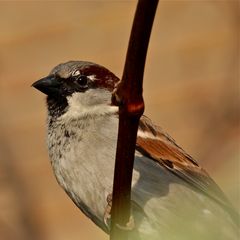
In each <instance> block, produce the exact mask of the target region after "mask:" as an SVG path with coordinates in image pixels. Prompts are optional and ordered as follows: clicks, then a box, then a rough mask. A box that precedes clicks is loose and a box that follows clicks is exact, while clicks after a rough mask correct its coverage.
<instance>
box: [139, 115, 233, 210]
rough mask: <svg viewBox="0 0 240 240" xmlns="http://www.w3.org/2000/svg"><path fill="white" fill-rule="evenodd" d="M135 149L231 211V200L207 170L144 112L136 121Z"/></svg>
mask: <svg viewBox="0 0 240 240" xmlns="http://www.w3.org/2000/svg"><path fill="white" fill-rule="evenodd" d="M136 149H137V150H138V151H139V152H141V153H142V154H144V155H145V156H148V157H149V158H150V159H152V160H154V161H156V162H158V163H159V164H160V165H162V166H163V167H165V168H166V169H167V170H168V171H171V172H172V173H173V174H174V175H177V176H178V177H179V178H181V179H182V180H184V181H185V182H187V183H188V184H189V185H190V186H192V187H193V188H195V189H196V190H198V191H200V192H202V193H203V194H205V195H207V196H209V197H210V198H212V199H214V200H215V201H216V202H218V203H219V204H221V205H222V206H224V207H226V208H227V209H228V210H229V211H232V207H231V204H230V203H229V201H228V200H227V198H226V197H225V195H224V194H223V192H222V191H221V189H220V188H219V187H218V186H217V184H216V183H215V182H214V181H213V180H212V179H211V178H210V176H209V175H208V174H207V172H206V171H205V170H204V169H203V168H201V167H200V166H199V164H198V163H197V162H196V161H195V160H194V159H193V158H192V157H191V156H189V155H188V154H187V153H186V152H185V151H184V150H183V149H182V148H180V147H179V146H178V145H177V144H176V143H175V141H174V140H173V139H172V138H171V137H170V136H169V135H167V134H166V133H164V132H163V131H162V129H161V128H160V127H157V126H155V125H154V124H153V123H152V122H151V120H150V119H149V118H147V117H146V116H143V117H142V118H141V120H140V123H139V131H138V137H137V144H136Z"/></svg>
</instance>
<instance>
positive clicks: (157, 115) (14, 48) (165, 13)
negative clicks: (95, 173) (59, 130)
mask: <svg viewBox="0 0 240 240" xmlns="http://www.w3.org/2000/svg"><path fill="white" fill-rule="evenodd" d="M135 6H136V1H78V2H57V1H53V2H45V1H44V2H43V1H42V2H30V1H26V2H19V1H17V2H2V1H1V2H0V29H1V30H0V114H1V117H0V238H1V239H2V240H13V239H14V240H15V239H18V240H23V239H24V240H32V239H36V240H40V239H44V240H64V239H68V240H77V239H78V240H79V239H89V240H91V239H99V240H101V239H102V240H103V239H107V236H106V235H105V234H104V233H102V232H101V230H99V229H98V228H97V227H96V226H95V225H94V224H93V223H91V222H90V221H89V220H88V219H87V218H86V217H85V216H84V215H83V214H82V213H81V212H80V211H79V210H78V209H77V208H76V207H75V206H74V204H73V203H72V202H71V201H70V200H69V199H68V197H67V196H66V194H65V193H64V192H63V190H61V189H60V187H59V186H58V185H57V183H56V181H55V178H54V176H53V174H52V171H51V167H50V164H49V161H48V155H47V149H46V144H45V138H46V136H45V119H46V109H45V102H44V96H43V94H41V93H39V92H37V91H36V90H35V89H33V88H31V87H30V85H31V84H32V83H33V82H34V81H35V80H37V79H40V78H41V77H43V76H45V75H47V74H48V72H49V71H50V70H51V68H52V67H54V66H55V65H57V64H58V63H60V62H64V61H67V60H76V59H81V60H89V61H93V62H97V63H99V64H102V65H104V66H106V67H108V68H109V69H111V70H112V71H113V72H115V73H116V74H117V75H118V76H121V73H122V69H123V64H124V59H125V53H126V48H127V42H128V37H129V33H130V29H131V24H132V19H133V15H134V11H135ZM239 12H240V8H239V4H238V1H230V0H229V1H160V4H159V7H158V11H157V15H156V19H155V23H154V28H153V32H152V36H151V41H150V47H149V52H148V58H147V64H146V71H145V82H144V96H145V103H146V111H145V114H147V115H148V116H150V117H151V118H152V119H153V120H154V122H155V123H157V124H159V125H161V126H162V127H163V128H164V129H165V130H167V131H168V132H169V133H170V134H171V135H172V136H173V137H174V138H175V139H176V140H177V142H178V143H179V144H180V145H181V146H182V147H183V148H184V149H186V150H187V151H188V152H189V153H190V154H191V155H192V156H193V157H195V158H196V159H198V160H199V162H200V163H201V164H202V166H204V168H205V169H207V171H208V172H209V173H210V175H211V176H212V177H213V178H214V179H215V181H216V182H217V183H218V184H219V185H220V186H221V187H222V189H223V190H224V192H225V193H226V195H227V196H228V197H229V198H230V200H231V201H232V202H233V204H234V205H235V206H236V208H237V209H240V204H239V203H240V196H239V183H240V179H239V173H240V168H239V147H240V146H239V143H240V142H239V140H240V139H239V132H240V131H239V130H240V129H239V75H240V73H239V65H240V62H239V61H240V60H239V58H240V47H239V44H240V38H239V25H240V15H239Z"/></svg>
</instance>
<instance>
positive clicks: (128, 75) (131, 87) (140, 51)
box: [110, 0, 158, 240]
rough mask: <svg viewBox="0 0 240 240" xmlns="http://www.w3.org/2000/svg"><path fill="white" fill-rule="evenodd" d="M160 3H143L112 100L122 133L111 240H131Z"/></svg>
mask: <svg viewBox="0 0 240 240" xmlns="http://www.w3.org/2000/svg"><path fill="white" fill-rule="evenodd" d="M157 4H158V0H151V1H150V0H139V1H138V5H137V9H136V13H135V17H134V21H133V26H132V31H131V36H130V40H129V46H128V51H127V57H126V62H125V66H124V71H123V77H122V80H121V82H120V83H119V85H118V86H117V89H116V91H115V92H114V94H113V98H112V101H113V103H114V104H117V105H119V132H118V144H117V153H116V162H115V172H114V184H113V206H112V211H111V237H110V239H111V240H120V239H121V240H123V239H127V234H128V231H125V230H123V228H121V227H120V228H119V227H118V226H122V227H125V226H126V225H127V223H128V222H129V219H130V212H131V203H130V200H131V181H132V171H133V163H134V153H135V145H136V136H137V129H138V123H139V119H140V117H141V116H142V114H143V111H144V102H143V97H142V83H143V73H144V66H145V59H146V54H147V48H148V42H149V38H150V34H151V29H152V24H153V20H154V16H155V12H156V8H157Z"/></svg>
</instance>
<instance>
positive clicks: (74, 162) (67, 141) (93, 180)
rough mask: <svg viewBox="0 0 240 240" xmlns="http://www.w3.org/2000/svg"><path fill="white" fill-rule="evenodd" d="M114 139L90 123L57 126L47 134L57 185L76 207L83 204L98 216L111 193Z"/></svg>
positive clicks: (99, 127) (97, 125) (99, 125)
mask: <svg viewBox="0 0 240 240" xmlns="http://www.w3.org/2000/svg"><path fill="white" fill-rule="evenodd" d="M110 125H111V124H110ZM109 127H111V126H109ZM115 137H116V136H114V134H110V133H107V132H106V133H104V130H103V129H102V127H101V124H96V123H94V124H93V123H91V122H88V123H86V122H85V123H81V122H72V123H71V124H70V123H69V124H62V123H61V124H60V123H59V124H56V125H55V126H54V127H52V128H49V130H48V148H49V155H50V159H51V164H52V167H53V171H54V174H55V176H56V178H57V181H58V183H59V184H60V185H61V186H62V187H63V188H64V190H65V191H66V192H67V193H68V194H69V196H70V197H71V198H72V200H73V201H74V202H75V203H76V204H77V205H82V203H83V204H84V205H87V206H88V207H89V208H90V209H93V211H95V212H96V213H97V215H102V214H103V212H104V208H105V205H106V197H107V195H108V194H109V193H111V192H112V179H113V168H114V154H115V148H116V144H115V142H116V140H115V139H114V138H115ZM96 203H98V204H96Z"/></svg>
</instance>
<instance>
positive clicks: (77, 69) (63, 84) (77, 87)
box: [32, 61, 119, 117]
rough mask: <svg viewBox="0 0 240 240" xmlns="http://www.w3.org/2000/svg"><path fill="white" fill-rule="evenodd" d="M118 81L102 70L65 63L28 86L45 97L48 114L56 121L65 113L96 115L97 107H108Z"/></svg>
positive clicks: (101, 67)
mask: <svg viewBox="0 0 240 240" xmlns="http://www.w3.org/2000/svg"><path fill="white" fill-rule="evenodd" d="M118 81H119V79H118V78H117V77H116V76H115V75H114V74H113V73H112V72H110V71H109V70H108V69H106V68H105V67H103V66H100V65H98V64H95V63H91V62H84V61H69V62H66V63H62V64H59V65H57V66H56V67H54V68H53V70H52V71H51V72H50V74H49V75H48V76H47V77H44V78H42V79H40V80H38V81H36V82H34V83H33V85H32V86H33V87H35V88H36V89H38V90H39V91H41V92H43V93H44V94H46V95H47V106H48V110H49V114H50V115H51V116H56V117H59V116H61V115H62V114H64V113H65V112H66V111H67V110H68V109H70V111H71V112H72V113H74V112H78V114H79V113H83V112H84V111H85V113H87V112H91V111H93V110H98V111H100V108H97V106H106V105H108V106H109V105H110V104H111V94H112V91H113V89H114V86H115V84H116V83H117V82H118Z"/></svg>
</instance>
